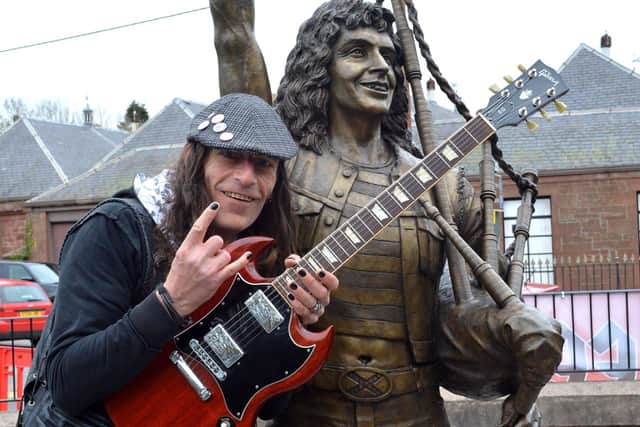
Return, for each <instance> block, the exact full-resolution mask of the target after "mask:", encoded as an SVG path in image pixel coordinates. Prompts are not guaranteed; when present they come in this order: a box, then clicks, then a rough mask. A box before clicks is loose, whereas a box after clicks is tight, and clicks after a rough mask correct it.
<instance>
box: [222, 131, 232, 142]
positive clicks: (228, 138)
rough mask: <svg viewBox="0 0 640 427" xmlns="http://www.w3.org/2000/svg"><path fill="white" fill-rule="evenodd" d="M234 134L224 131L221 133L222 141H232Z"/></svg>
mask: <svg viewBox="0 0 640 427" xmlns="http://www.w3.org/2000/svg"><path fill="white" fill-rule="evenodd" d="M232 139H233V134H232V133H231V132H223V133H221V134H220V141H231V140H232Z"/></svg>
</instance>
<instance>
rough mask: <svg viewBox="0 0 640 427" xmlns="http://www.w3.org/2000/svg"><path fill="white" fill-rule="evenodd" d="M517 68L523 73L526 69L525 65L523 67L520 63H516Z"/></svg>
mask: <svg viewBox="0 0 640 427" xmlns="http://www.w3.org/2000/svg"><path fill="white" fill-rule="evenodd" d="M518 70H520V72H522V73H524V72H525V71H527V67H525V66H524V65H522V64H518Z"/></svg>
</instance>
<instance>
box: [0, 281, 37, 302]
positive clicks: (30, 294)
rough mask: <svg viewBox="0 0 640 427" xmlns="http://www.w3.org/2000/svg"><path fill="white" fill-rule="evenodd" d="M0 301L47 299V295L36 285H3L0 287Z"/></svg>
mask: <svg viewBox="0 0 640 427" xmlns="http://www.w3.org/2000/svg"><path fill="white" fill-rule="evenodd" d="M0 301H2V302H4V303H7V302H30V301H47V295H46V294H45V293H44V292H43V291H42V289H40V288H39V287H38V286H26V285H15V286H3V287H1V288H0Z"/></svg>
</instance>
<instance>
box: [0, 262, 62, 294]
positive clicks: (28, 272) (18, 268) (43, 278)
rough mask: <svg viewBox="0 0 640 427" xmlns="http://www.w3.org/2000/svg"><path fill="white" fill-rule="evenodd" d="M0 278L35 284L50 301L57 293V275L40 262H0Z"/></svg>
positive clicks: (48, 266)
mask: <svg viewBox="0 0 640 427" xmlns="http://www.w3.org/2000/svg"><path fill="white" fill-rule="evenodd" d="M0 277H2V278H6V279H18V280H29V281H31V282H36V283H38V284H39V285H40V286H42V289H44V291H45V292H46V293H47V296H48V297H49V299H51V301H54V300H55V298H56V294H57V293H58V282H59V280H60V279H59V278H58V273H57V272H56V271H55V270H54V269H53V268H51V266H50V265H49V264H45V263H42V262H30V261H9V260H0Z"/></svg>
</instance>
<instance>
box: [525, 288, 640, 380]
mask: <svg viewBox="0 0 640 427" xmlns="http://www.w3.org/2000/svg"><path fill="white" fill-rule="evenodd" d="M524 299H525V302H526V303H527V304H530V305H533V306H535V307H536V308H538V309H539V310H540V311H542V312H543V313H545V314H547V315H549V316H551V317H553V318H554V319H556V320H557V321H558V322H559V323H560V325H561V326H562V336H563V337H564V339H565V344H564V348H563V357H562V362H561V363H560V366H559V367H558V370H557V373H556V375H555V376H554V381H601V380H639V379H640V363H639V360H638V350H639V349H638V343H639V342H640V312H639V311H638V310H634V309H632V308H633V307H639V306H640V289H629V290H619V291H618V290H613V291H574V292H553V293H544V294H537V295H526V296H525V297H524Z"/></svg>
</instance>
